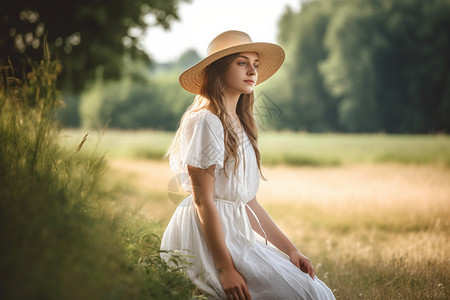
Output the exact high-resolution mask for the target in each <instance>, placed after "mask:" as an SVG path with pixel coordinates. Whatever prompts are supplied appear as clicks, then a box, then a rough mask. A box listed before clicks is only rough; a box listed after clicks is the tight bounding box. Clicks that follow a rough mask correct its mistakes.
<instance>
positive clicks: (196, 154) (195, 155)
mask: <svg viewBox="0 0 450 300" xmlns="http://www.w3.org/2000/svg"><path fill="white" fill-rule="evenodd" d="M184 125H185V126H184V127H183V131H182V135H181V148H180V160H181V165H182V166H183V167H186V166H187V165H191V166H194V167H197V168H201V169H207V168H208V167H210V166H212V165H216V169H222V168H223V160H224V154H225V148H224V138H223V137H224V135H223V126H222V122H220V120H219V118H217V116H215V115H213V114H212V113H211V112H209V111H202V112H198V113H196V114H195V115H194V116H192V117H191V118H189V119H187V120H186V124H184Z"/></svg>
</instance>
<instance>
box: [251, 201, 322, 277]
mask: <svg viewBox="0 0 450 300" xmlns="http://www.w3.org/2000/svg"><path fill="white" fill-rule="evenodd" d="M248 206H250V208H251V209H252V210H253V212H254V213H255V215H256V216H257V217H258V220H259V222H260V223H261V226H262V228H263V229H264V231H265V233H266V235H267V239H268V240H269V241H270V242H271V243H272V244H273V245H274V246H275V247H277V248H278V249H280V250H281V251H282V252H284V253H286V254H287V255H288V256H289V258H290V260H291V262H292V263H293V264H294V265H296V266H297V267H298V268H300V269H301V270H302V271H303V272H305V273H308V274H309V275H310V276H311V278H312V279H314V268H313V266H312V264H311V261H310V260H309V259H308V258H307V257H306V256H304V255H303V254H302V253H301V252H300V251H299V250H298V249H297V248H296V247H295V245H294V243H292V241H291V240H290V239H289V238H288V237H287V236H286V235H285V234H284V233H283V232H282V231H281V229H280V228H278V226H277V225H276V224H275V222H274V221H273V220H272V218H271V217H270V216H269V214H268V213H267V212H266V210H265V209H264V208H263V207H262V206H261V204H259V202H258V201H257V200H256V197H255V198H253V199H252V200H251V201H249V202H248ZM248 216H249V219H250V223H251V225H252V228H253V230H255V231H256V232H257V233H258V234H259V235H261V236H262V237H264V233H263V232H262V230H261V228H260V226H259V224H258V221H257V220H256V219H255V217H254V216H253V214H252V213H251V212H250V213H248Z"/></svg>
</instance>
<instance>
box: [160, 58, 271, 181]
mask: <svg viewBox="0 0 450 300" xmlns="http://www.w3.org/2000/svg"><path fill="white" fill-rule="evenodd" d="M238 56H239V53H236V54H231V55H228V56H225V57H223V58H221V59H218V60H216V61H215V62H213V63H211V64H210V65H209V66H207V67H206V69H205V81H204V82H203V85H202V88H201V90H200V94H199V95H197V96H196V97H195V99H194V102H193V103H192V104H191V105H190V106H189V107H188V109H187V110H186V112H185V113H184V114H183V117H182V118H181V120H180V126H179V128H178V130H177V133H176V135H175V137H174V140H173V142H172V145H171V146H170V148H169V151H168V152H167V154H166V157H167V156H170V155H172V154H174V153H176V152H177V151H179V148H180V139H181V138H180V135H181V130H182V127H183V123H184V120H185V119H186V118H187V117H188V116H189V115H190V114H192V113H193V112H197V111H200V110H205V109H207V110H209V111H211V112H212V113H213V114H215V115H216V116H217V117H218V118H219V119H220V121H221V122H222V125H223V129H224V145H225V159H224V166H225V165H226V163H227V161H228V160H229V159H230V158H234V162H235V163H234V173H235V174H236V170H237V167H238V165H239V155H238V147H239V137H238V135H237V133H236V131H235V130H234V127H233V126H232V125H233V124H232V122H233V120H232V118H231V116H230V115H229V114H228V113H227V111H226V109H225V105H224V94H223V91H224V88H225V82H224V80H223V77H224V74H225V73H226V72H227V71H228V70H229V68H230V66H231V63H232V62H233V61H234V60H235V59H236V58H237V57H238ZM254 102H255V96H254V93H253V91H252V92H251V93H250V94H241V95H240V97H239V100H238V103H237V107H236V112H237V115H238V117H239V120H240V121H241V123H242V126H243V129H244V130H245V132H246V133H247V136H248V138H249V140H250V143H251V144H252V147H253V149H254V151H255V155H256V162H257V164H258V169H259V174H260V176H261V178H263V179H265V178H264V176H263V175H262V172H261V155H260V152H259V149H258V142H257V141H258V131H257V127H256V122H255V118H254V116H253V104H254ZM224 172H225V175H226V174H227V173H226V168H225V167H224Z"/></svg>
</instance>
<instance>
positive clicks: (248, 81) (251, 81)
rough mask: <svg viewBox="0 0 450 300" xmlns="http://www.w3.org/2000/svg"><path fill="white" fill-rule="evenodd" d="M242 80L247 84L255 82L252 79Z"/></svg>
mask: <svg viewBox="0 0 450 300" xmlns="http://www.w3.org/2000/svg"><path fill="white" fill-rule="evenodd" d="M244 82H246V83H248V84H255V82H254V81H253V80H251V79H250V80H244Z"/></svg>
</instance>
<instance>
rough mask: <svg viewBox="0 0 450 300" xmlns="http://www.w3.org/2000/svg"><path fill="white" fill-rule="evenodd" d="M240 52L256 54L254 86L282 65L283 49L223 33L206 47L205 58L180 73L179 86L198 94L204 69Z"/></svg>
mask: <svg viewBox="0 0 450 300" xmlns="http://www.w3.org/2000/svg"><path fill="white" fill-rule="evenodd" d="M241 52H256V53H257V54H258V59H259V67H258V80H257V81H256V85H258V84H260V83H262V82H264V81H265V80H267V79H268V78H269V77H270V76H272V75H273V74H274V73H275V72H276V71H277V70H278V69H279V68H280V67H281V65H282V64H283V61H284V58H285V54H284V50H283V48H281V47H280V46H278V45H276V44H272V43H259V42H257V43H254V42H253V41H252V39H251V38H250V36H249V35H248V34H246V33H245V32H242V31H236V30H230V31H225V32H223V33H221V34H219V35H218V36H217V37H215V38H214V39H213V40H212V41H211V43H210V44H209V46H208V50H207V56H206V57H205V58H204V59H203V60H201V61H200V62H198V63H197V64H195V65H194V66H193V67H191V68H189V69H187V70H186V71H184V72H183V73H181V75H180V78H179V81H180V84H181V86H182V87H183V88H184V89H185V90H187V91H189V92H191V93H193V94H200V90H201V87H202V85H203V82H204V80H205V69H206V67H207V66H208V65H209V64H211V63H212V62H214V61H216V60H218V59H220V58H222V57H225V56H227V55H231V54H235V53H241Z"/></svg>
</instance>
